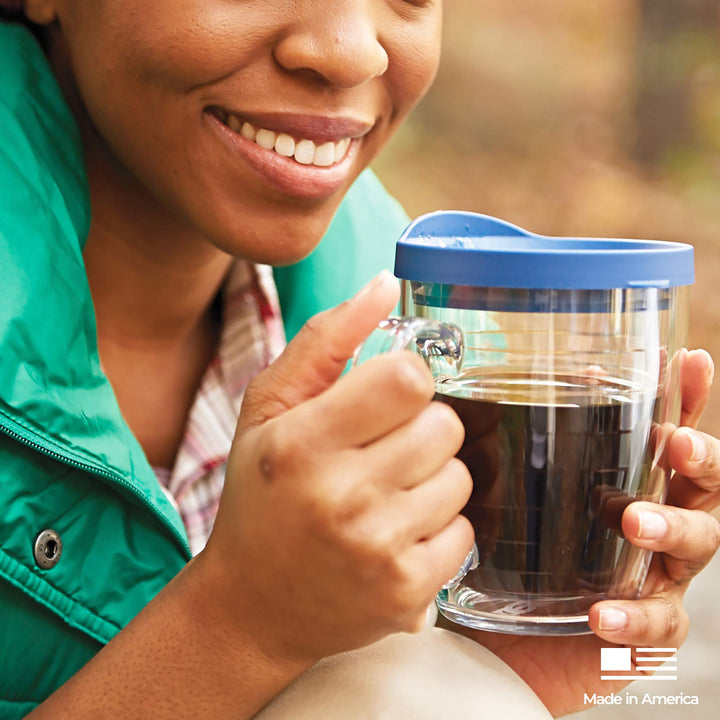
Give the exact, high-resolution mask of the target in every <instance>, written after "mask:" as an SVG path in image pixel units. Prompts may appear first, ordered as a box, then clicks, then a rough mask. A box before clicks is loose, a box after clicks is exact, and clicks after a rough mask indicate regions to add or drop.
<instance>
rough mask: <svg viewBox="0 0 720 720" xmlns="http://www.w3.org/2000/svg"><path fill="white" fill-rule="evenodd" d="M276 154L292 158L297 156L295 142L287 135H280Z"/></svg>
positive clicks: (276, 144) (276, 142)
mask: <svg viewBox="0 0 720 720" xmlns="http://www.w3.org/2000/svg"><path fill="white" fill-rule="evenodd" d="M275 152H276V153H278V155H284V156H285V157H292V156H293V155H294V154H295V141H294V140H293V139H292V138H291V137H290V136H289V135H286V134H285V133H280V135H278V136H277V140H275Z"/></svg>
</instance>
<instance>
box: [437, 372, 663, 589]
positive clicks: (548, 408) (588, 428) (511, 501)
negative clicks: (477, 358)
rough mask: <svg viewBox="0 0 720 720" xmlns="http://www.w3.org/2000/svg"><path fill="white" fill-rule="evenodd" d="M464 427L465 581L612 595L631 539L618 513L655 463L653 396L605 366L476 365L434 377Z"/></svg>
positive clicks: (476, 586)
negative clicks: (522, 370) (576, 372)
mask: <svg viewBox="0 0 720 720" xmlns="http://www.w3.org/2000/svg"><path fill="white" fill-rule="evenodd" d="M435 399H436V400H439V401H442V402H445V403H447V404H448V405H450V406H451V407H452V408H454V410H455V411H456V412H457V414H458V415H459V417H460V419H461V420H462V422H463V424H464V426H465V429H466V438H465V442H464V444H463V447H462V449H461V450H460V452H459V453H458V457H459V458H460V459H461V460H462V461H463V462H465V464H466V465H467V467H468V469H469V470H470V473H471V474H472V477H473V483H474V489H473V493H472V497H471V498H470V501H469V502H468V504H467V505H466V507H465V509H464V510H463V514H464V515H466V516H467V518H468V519H469V520H470V522H471V523H472V524H473V527H474V529H475V536H476V543H477V547H478V551H479V556H480V564H479V566H478V567H477V568H476V569H475V570H473V571H472V572H471V573H470V574H469V575H468V576H467V578H466V579H465V580H464V582H463V585H464V586H465V587H469V588H472V589H473V590H477V591H480V592H483V593H500V594H502V595H505V596H507V595H508V594H510V595H513V594H515V593H517V594H518V596H524V595H525V594H528V593H529V594H533V595H540V596H545V597H563V596H565V597H571V596H575V595H578V594H580V595H583V594H590V595H597V594H599V595H604V594H606V593H608V591H609V590H610V588H611V586H612V584H613V581H614V576H615V569H616V565H617V563H618V559H619V557H620V554H621V552H620V551H621V545H622V544H624V543H623V541H622V536H621V534H620V518H621V515H622V511H623V510H624V508H625V507H626V506H627V504H628V503H629V502H631V501H632V499H633V498H634V497H636V496H637V495H638V493H639V492H640V491H641V489H642V486H643V483H644V479H646V478H647V476H648V473H649V467H650V461H651V453H650V452H647V451H646V446H647V444H648V443H647V441H648V437H649V434H650V429H651V421H652V412H653V404H654V400H650V399H648V398H647V395H645V396H643V395H642V394H641V393H639V392H635V391H634V390H633V388H632V387H630V386H628V384H627V383H622V382H619V381H616V380H613V379H610V378H607V377H604V376H602V374H599V373H592V372H591V373H589V374H586V375H583V376H567V375H566V376H549V375H534V376H533V377H532V378H531V379H528V377H527V375H521V374H519V373H515V374H513V373H507V372H504V373H497V372H495V373H491V372H488V371H480V370H476V371H470V372H468V373H466V374H464V375H463V376H462V377H461V378H457V379H453V380H448V381H445V382H440V383H438V392H437V395H436V398H435Z"/></svg>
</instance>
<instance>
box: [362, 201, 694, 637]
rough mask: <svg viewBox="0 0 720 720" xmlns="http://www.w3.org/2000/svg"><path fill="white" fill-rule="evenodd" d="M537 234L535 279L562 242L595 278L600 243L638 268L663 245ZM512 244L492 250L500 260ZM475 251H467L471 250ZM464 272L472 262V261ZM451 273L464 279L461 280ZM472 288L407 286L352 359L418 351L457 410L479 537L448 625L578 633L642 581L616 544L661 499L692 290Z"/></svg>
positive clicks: (627, 547)
mask: <svg viewBox="0 0 720 720" xmlns="http://www.w3.org/2000/svg"><path fill="white" fill-rule="evenodd" d="M444 215H447V214H444ZM463 216H464V217H466V215H465V214H463ZM431 217H436V216H431ZM471 217H480V218H482V217H483V216H471ZM421 220H422V219H421ZM483 221H484V222H487V219H485V218H483ZM494 222H497V221H494ZM471 227H472V225H471ZM509 227H512V226H509ZM409 232H412V226H411V229H410V231H409ZM407 237H408V233H406V236H405V238H404V240H405V239H406V238H407ZM410 237H411V239H412V235H410ZM477 237H480V236H477ZM526 237H527V236H524V238H526ZM532 237H533V240H537V243H539V245H538V244H536V245H534V246H533V247H534V248H535V251H534V254H532V258H531V259H532V260H533V263H531V265H532V270H533V274H532V278H533V280H532V281H533V282H536V283H537V282H539V281H540V280H539V279H538V273H537V272H536V271H537V265H536V263H535V261H536V260H537V257H536V256H535V255H536V253H537V252H538V250H537V248H538V247H541V246H542V241H546V244H547V245H548V246H549V247H550V248H551V252H555V253H557V252H558V243H560V246H559V247H560V251H561V254H564V255H568V256H570V257H571V260H570V262H572V263H575V264H577V263H578V262H579V261H580V259H581V258H580V256H581V255H582V253H583V251H584V250H589V251H590V256H589V260H591V261H592V263H593V265H592V267H595V263H596V262H597V257H596V256H593V252H596V251H597V250H598V243H600V244H602V243H607V244H609V246H610V247H611V249H612V250H613V251H616V252H622V251H623V249H624V250H627V251H630V250H632V249H633V247H634V248H635V250H637V249H638V247H639V248H640V250H641V251H642V252H641V253H640V255H639V256H637V257H640V259H641V261H642V267H645V266H646V264H647V261H645V260H644V259H643V258H642V254H643V253H652V252H653V251H657V252H662V251H667V250H670V249H672V248H671V247H670V245H671V244H663V243H649V242H648V243H647V244H646V245H640V246H638V245H637V243H638V241H610V240H608V241H599V240H587V241H585V240H577V239H576V240H573V241H572V242H568V243H566V242H565V239H556V238H540V237H539V236H532ZM482 238H483V240H488V239H490V240H493V237H490V238H488V236H482ZM524 238H523V242H524ZM494 239H495V240H497V238H496V237H495V238H494ZM442 240H443V242H442V243H440V245H441V246H442V245H443V244H445V245H447V238H445V237H443V238H442ZM402 242H403V240H401V243H402ZM422 242H423V243H425V242H427V239H426V238H425V237H424V236H423V239H422ZM523 242H521V243H520V245H521V246H522V245H523ZM588 243H589V244H590V248H588V247H587V244H588ZM481 244H482V243H481ZM513 244H514V243H512V242H510V241H509V239H508V237H507V235H506V236H504V237H503V238H502V247H503V249H504V251H505V252H506V253H508V252H510V251H511V248H512V247H513ZM477 245H478V243H475V246H474V247H473V250H472V252H473V253H476V254H477V253H480V254H481V253H482V252H483V251H484V250H482V249H478V247H477ZM485 245H487V243H486V244H485ZM490 245H492V243H490ZM684 247H687V246H684ZM605 249H606V250H607V247H605ZM676 249H681V248H676ZM525 251H526V249H522V248H521V250H520V251H519V253H520V254H522V253H524V252H525ZM685 252H686V253H687V250H685ZM690 252H691V251H690ZM631 254H632V253H631ZM671 255H672V254H671ZM398 257H399V258H400V259H401V252H400V246H399V250H398ZM677 258H678V256H675V257H674V258H672V259H673V260H674V261H675V262H676V261H677ZM501 259H502V260H503V266H502V267H503V268H504V271H502V272H497V273H495V274H493V277H496V278H497V279H496V280H494V282H498V283H500V282H502V283H505V282H507V278H508V276H507V274H506V272H505V271H507V269H508V264H509V265H510V266H512V261H511V259H509V256H507V255H506V256H504V257H503V258H501ZM551 259H552V260H553V262H554V263H555V262H558V257H557V256H553V257H552V258H551ZM587 259H588V258H586V260H587ZM656 259H657V258H656ZM463 260H464V261H465V262H464V263H463V264H467V256H466V257H465V258H463ZM485 260H487V258H485ZM666 260H668V262H669V259H667V258H666ZM686 260H687V258H686ZM691 260H692V257H691ZM455 261H456V259H455V260H454V262H455ZM489 264H490V265H491V266H492V262H490V263H489ZM435 265H436V263H434V266H435ZM487 265H488V263H487V262H483V267H484V268H485V270H487V271H488V272H492V267H490V268H488V267H487ZM632 265H633V262H632V258H631V257H630V255H628V263H627V264H626V267H624V268H623V269H622V270H623V273H629V275H630V277H631V278H632V277H636V276H637V272H638V271H637V269H636V270H635V271H633V270H632ZM398 266H399V267H398ZM407 267H408V266H407V265H403V263H402V262H398V265H396V274H398V275H400V276H401V277H402V272H404V271H405V270H407ZM573 267H574V266H573ZM583 267H584V266H583V265H582V263H581V264H580V265H579V266H577V267H576V268H575V269H577V270H580V271H581V270H583ZM410 269H411V271H412V273H413V274H417V268H416V267H415V266H412V264H411V265H410ZM510 269H512V268H510ZM584 269H585V270H587V269H588V268H587V267H585V268H584ZM398 270H399V271H398ZM646 270H647V268H646ZM655 271H657V267H651V268H650V269H649V270H647V272H655ZM633 272H634V273H635V274H633ZM451 274H452V275H453V276H455V275H457V276H458V278H459V279H460V280H462V281H466V280H467V279H468V278H467V277H466V276H463V275H462V273H461V272H459V271H458V269H457V268H451ZM640 275H641V276H642V272H640ZM472 277H473V278H478V279H479V280H480V281H482V282H483V283H485V284H482V285H468V284H460V283H448V282H446V281H445V282H434V281H432V280H430V281H424V280H411V279H404V280H403V300H402V307H401V312H402V313H403V314H404V315H406V316H405V317H400V318H390V319H388V320H386V321H385V322H384V323H382V324H381V326H380V327H379V328H378V329H377V330H376V331H375V332H374V333H373V334H372V335H371V336H370V337H369V338H368V340H367V341H366V342H365V343H364V344H363V345H362V346H361V348H360V349H359V350H358V352H357V354H356V357H355V360H354V363H355V364H358V363H361V362H364V361H365V360H367V359H368V358H370V357H372V356H374V355H377V354H379V353H382V352H392V351H398V350H412V351H414V352H416V353H418V354H419V355H420V356H421V357H422V358H423V359H424V360H425V362H426V363H427V364H428V366H429V367H430V369H431V371H432V373H433V376H434V377H435V381H436V390H437V392H436V396H435V399H436V400H438V401H441V402H445V403H447V404H449V405H450V406H451V407H453V408H454V409H455V411H456V412H457V413H458V415H459V417H460V419H461V420H462V421H463V424H464V426H465V429H466V438H465V443H464V445H463V447H462V449H461V450H460V452H459V453H458V457H459V458H460V459H461V460H463V461H464V462H465V463H466V465H467V466H468V469H469V470H470V472H471V475H472V476H473V482H474V489H473V494H472V497H471V499H470V501H469V502H468V504H467V505H466V507H465V508H464V510H463V514H464V515H465V516H466V517H467V518H468V519H469V520H470V522H471V523H472V525H473V528H474V530H475V537H476V541H475V546H474V548H473V550H472V552H471V553H470V555H469V556H468V558H467V559H466V561H465V563H464V565H463V567H462V568H461V569H460V570H459V572H458V574H457V576H456V577H454V578H453V579H452V580H450V581H449V582H448V584H447V585H446V586H445V587H444V588H443V590H442V591H441V592H440V594H439V596H438V599H437V603H438V606H439V609H440V611H441V612H442V613H443V615H445V616H446V617H447V618H449V619H450V620H453V621H455V622H458V623H461V624H464V625H468V626H471V627H475V628H480V629H484V630H494V631H498V632H508V633H517V634H531V635H570V634H582V633H586V632H589V627H588V624H587V613H588V609H589V608H590V606H591V605H592V604H593V603H595V602H597V601H598V600H602V599H607V598H635V597H637V596H638V595H639V594H640V592H641V590H642V586H643V583H644V580H645V576H646V574H647V570H648V567H649V563H650V559H651V553H650V552H648V551H645V550H641V549H639V548H637V547H635V546H633V545H631V544H630V543H628V542H626V541H625V540H624V538H623V536H622V532H621V528H620V520H621V516H622V512H623V510H624V509H625V508H626V507H627V505H628V504H629V503H630V502H633V501H635V500H641V499H642V500H650V501H653V502H663V501H664V499H665V495H666V492H667V485H668V481H669V478H670V468H669V466H668V464H667V460H666V456H665V455H666V454H665V447H666V443H667V439H668V437H669V435H670V433H671V432H672V430H673V429H674V427H675V424H676V423H677V422H678V421H679V415H680V396H679V395H680V378H679V372H678V370H679V353H678V351H679V349H680V348H681V347H682V346H683V344H684V342H685V337H686V332H687V317H688V313H687V299H688V288H687V286H686V285H687V284H689V283H687V282H683V284H675V285H673V284H670V283H668V282H666V281H665V280H664V279H662V280H663V281H662V282H660V281H658V280H657V279H655V280H653V281H652V283H648V282H646V281H642V280H633V281H632V283H631V284H632V285H633V286H632V287H613V288H609V289H607V288H593V287H590V288H584V287H583V288H577V287H570V288H521V287H498V286H490V285H488V284H487V283H488V282H489V280H488V277H487V276H485V275H483V274H482V273H475V274H473V276H472ZM513 277H516V275H514V276H513ZM440 279H442V280H447V277H441V278H440ZM613 279H614V281H615V282H617V277H613ZM688 279H689V276H688V275H687V273H685V274H684V275H682V276H681V277H680V280H683V281H687V280H688ZM551 280H552V281H553V283H554V284H560V281H559V280H558V278H557V277H553V278H551ZM517 282H518V283H519V282H520V281H519V280H517ZM569 282H570V281H568V284H569ZM572 282H574V283H576V284H577V282H579V281H578V280H577V278H576V279H575V280H573V281H572ZM583 282H584V283H585V284H591V282H590V281H589V280H588V279H585V280H584V281H583ZM607 282H608V280H607V279H605V280H603V279H602V278H601V279H600V280H596V281H595V283H596V284H601V283H602V284H606V283H607Z"/></svg>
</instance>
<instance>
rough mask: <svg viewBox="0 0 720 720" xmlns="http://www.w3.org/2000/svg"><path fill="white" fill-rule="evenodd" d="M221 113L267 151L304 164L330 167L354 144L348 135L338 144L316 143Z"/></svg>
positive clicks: (233, 129)
mask: <svg viewBox="0 0 720 720" xmlns="http://www.w3.org/2000/svg"><path fill="white" fill-rule="evenodd" d="M217 116H218V118H219V119H220V120H222V121H223V122H224V123H225V124H226V125H227V126H228V127H229V128H230V129H231V130H232V131H233V132H236V133H239V134H240V135H242V136H243V137H244V138H247V139H248V140H250V141H252V142H255V143H257V144H258V145H259V146H260V147H261V148H264V149H265V150H274V151H275V152H276V153H277V154H278V155H282V156H283V157H288V158H290V157H294V158H295V161H296V162H298V163H300V164H301V165H315V166H317V167H330V166H331V165H334V164H335V163H336V162H340V160H342V159H343V158H344V157H345V155H347V151H348V149H349V147H350V143H351V142H352V138H344V139H343V140H340V141H338V142H336V143H333V142H326V143H323V144H322V145H315V143H314V142H313V141H312V140H297V141H296V140H295V139H294V138H292V137H291V136H290V135H288V134H287V133H276V132H273V131H272V130H265V129H264V128H259V129H257V128H255V127H254V126H253V125H251V124H250V123H249V122H245V121H243V120H241V119H240V118H239V117H237V115H231V114H228V113H227V112H225V111H223V110H218V111H217Z"/></svg>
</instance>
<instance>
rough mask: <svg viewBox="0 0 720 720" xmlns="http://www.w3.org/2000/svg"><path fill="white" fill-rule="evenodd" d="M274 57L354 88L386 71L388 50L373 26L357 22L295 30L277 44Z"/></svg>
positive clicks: (292, 68) (287, 65) (294, 69)
mask: <svg viewBox="0 0 720 720" xmlns="http://www.w3.org/2000/svg"><path fill="white" fill-rule="evenodd" d="M274 56H275V61H276V62H277V63H278V64H279V65H280V66H281V67H283V68H284V69H285V70H288V71H290V72H295V73H299V72H306V73H307V72H309V73H311V74H313V75H314V76H316V77H320V78H322V80H323V81H324V82H325V83H327V84H329V85H333V86H335V87H338V88H343V89H347V88H352V87H357V86H358V85H362V84H363V83H365V82H367V81H368V80H372V79H373V78H375V77H379V76H381V75H384V74H385V72H386V71H387V69H388V62H389V59H388V54H387V52H386V51H385V48H384V47H383V45H382V43H381V42H380V40H379V39H378V37H377V34H376V32H375V30H374V28H373V27H371V26H364V27H359V26H358V25H357V24H355V25H354V26H353V25H350V26H346V27H344V28H343V27H339V28H335V29H334V30H333V31H332V32H327V31H323V29H322V28H315V30H304V31H295V32H292V33H288V34H287V35H286V36H285V37H283V38H282V39H281V40H280V41H279V42H278V43H277V44H276V46H275V48H274Z"/></svg>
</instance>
